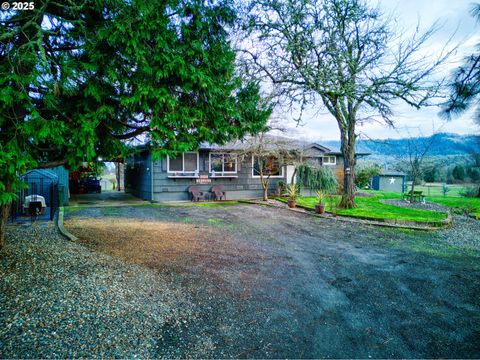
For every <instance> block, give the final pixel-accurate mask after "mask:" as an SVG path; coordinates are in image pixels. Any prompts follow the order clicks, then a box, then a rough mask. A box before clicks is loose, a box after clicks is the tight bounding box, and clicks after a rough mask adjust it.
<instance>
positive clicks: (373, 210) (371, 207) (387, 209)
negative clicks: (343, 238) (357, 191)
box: [297, 191, 447, 222]
mask: <svg viewBox="0 0 480 360" xmlns="http://www.w3.org/2000/svg"><path fill="white" fill-rule="evenodd" d="M372 193H374V194H375V196H371V197H360V196H359V197H357V198H356V203H357V207H356V208H354V209H335V206H334V205H333V207H332V204H330V202H329V201H328V200H327V201H326V211H327V212H335V211H336V213H337V214H338V215H342V216H351V217H359V218H367V219H372V220H382V219H388V220H414V221H422V222H429V221H442V220H444V219H445V218H446V217H447V215H446V214H445V213H442V212H437V211H429V210H418V209H408V208H401V207H398V206H394V205H389V204H384V203H383V202H381V201H380V200H387V199H399V198H401V194H398V193H387V192H378V191H375V192H372ZM334 198H335V203H338V201H339V199H340V196H335V197H334ZM317 203H318V199H317V198H316V197H314V196H302V197H300V198H298V200H297V204H298V205H299V206H302V207H306V208H309V209H312V210H313V209H314V208H315V204H317Z"/></svg>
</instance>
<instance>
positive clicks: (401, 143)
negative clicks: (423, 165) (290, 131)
mask: <svg viewBox="0 0 480 360" xmlns="http://www.w3.org/2000/svg"><path fill="white" fill-rule="evenodd" d="M432 136H434V137H435V140H434V142H433V144H432V145H431V147H430V150H429V152H428V154H427V156H450V155H469V154H471V153H473V152H477V153H478V152H480V135H460V134H453V133H438V134H435V135H432ZM432 136H429V137H416V138H414V139H416V140H418V141H419V142H423V141H426V142H428V141H429V140H428V139H430V138H431V137H432ZM319 143H320V144H322V145H324V146H326V147H328V148H332V150H333V149H340V141H339V140H326V141H319ZM407 146H408V139H407V138H400V139H364V140H359V141H358V142H357V152H367V153H371V154H372V155H385V156H401V155H404V154H405V153H406V149H407Z"/></svg>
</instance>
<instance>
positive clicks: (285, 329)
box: [0, 205, 480, 358]
mask: <svg viewBox="0 0 480 360" xmlns="http://www.w3.org/2000/svg"><path fill="white" fill-rule="evenodd" d="M65 226H66V227H67V229H69V230H71V231H72V232H73V233H74V234H75V235H77V236H78V237H79V242H78V243H71V242H68V241H66V240H64V239H63V238H60V237H59V236H58V234H57V232H56V231H55V230H54V229H50V228H29V227H16V228H10V229H9V240H8V247H7V249H6V251H5V252H3V253H1V254H0V279H1V280H0V304H1V307H0V324H1V326H0V358H2V357H16V358H18V357H19V358H31V357H35V358H36V357H42V358H44V357H61V358H65V357H88V358H92V357H122V358H127V357H128V358H130V357H151V358H157V357H168V358H192V357H194V358H354V357H357V358H453V357H455V358H479V357H480V333H479V332H478V324H479V323H480V299H479V297H478V294H479V293H480V265H479V264H480V262H479V259H480V252H476V251H474V250H469V249H465V248H462V247H456V246H450V245H449V244H447V243H445V241H444V240H443V238H442V235H441V234H440V233H439V232H425V231H420V232H418V231H406V230H399V229H389V228H379V227H375V226H371V225H364V224H357V223H349V222H336V221H331V220H329V219H323V218H318V217H312V216H306V215H305V214H302V213H297V212H292V211H287V210H285V209H280V208H272V207H265V206H258V205H236V206H224V207H223V206H215V207H183V208H181V207H178V208H171V207H152V206H148V207H141V206H136V207H121V208H108V207H105V208H86V209H81V210H76V211H70V212H67V214H66V222H65ZM4 324H5V325H4Z"/></svg>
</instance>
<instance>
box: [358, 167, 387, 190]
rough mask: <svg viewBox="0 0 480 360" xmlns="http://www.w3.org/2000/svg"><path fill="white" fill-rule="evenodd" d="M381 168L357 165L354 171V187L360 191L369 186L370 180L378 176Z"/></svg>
mask: <svg viewBox="0 0 480 360" xmlns="http://www.w3.org/2000/svg"><path fill="white" fill-rule="evenodd" d="M380 172H381V167H380V165H378V164H373V165H372V164H365V165H359V166H358V167H357V169H356V171H355V185H357V187H358V188H360V189H365V188H366V187H368V186H369V185H370V182H371V181H372V178H373V177H374V176H376V175H379V174H380Z"/></svg>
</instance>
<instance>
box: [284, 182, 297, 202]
mask: <svg viewBox="0 0 480 360" xmlns="http://www.w3.org/2000/svg"><path fill="white" fill-rule="evenodd" d="M285 195H286V196H288V198H289V199H290V200H296V199H297V198H298V196H299V195H300V191H299V189H298V186H297V184H288V185H287V187H286V190H285Z"/></svg>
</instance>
